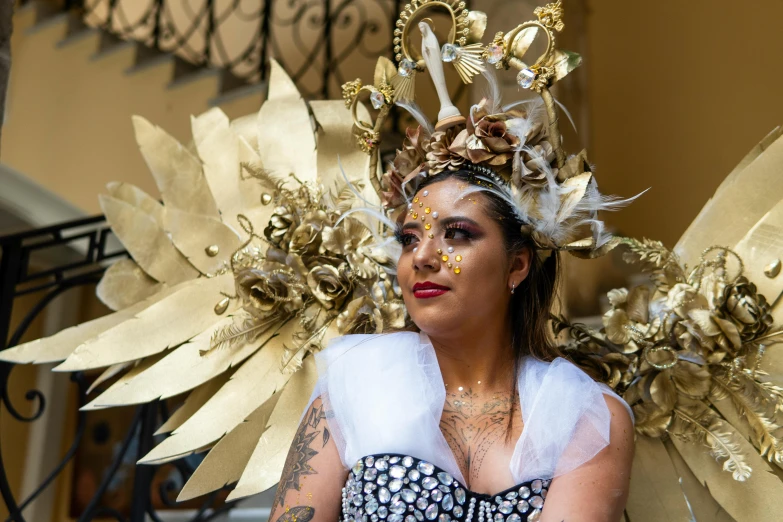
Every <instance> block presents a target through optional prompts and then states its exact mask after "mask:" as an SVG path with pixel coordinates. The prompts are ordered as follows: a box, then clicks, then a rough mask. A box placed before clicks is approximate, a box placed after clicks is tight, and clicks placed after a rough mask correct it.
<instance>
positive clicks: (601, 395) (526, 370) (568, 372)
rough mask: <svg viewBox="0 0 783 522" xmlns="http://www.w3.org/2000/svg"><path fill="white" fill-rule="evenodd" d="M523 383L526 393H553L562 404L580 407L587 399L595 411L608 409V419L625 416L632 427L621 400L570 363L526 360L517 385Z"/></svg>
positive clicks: (530, 358) (625, 405)
mask: <svg viewBox="0 0 783 522" xmlns="http://www.w3.org/2000/svg"><path fill="white" fill-rule="evenodd" d="M523 381H524V382H526V383H527V384H526V385H525V388H527V389H528V390H530V391H531V392H532V391H536V392H537V393H536V394H538V393H539V392H543V393H553V394H556V395H557V396H559V397H560V398H561V400H563V401H566V400H568V399H571V400H573V401H578V402H581V403H583V405H584V406H587V404H584V403H586V402H588V401H590V400H591V399H592V400H593V402H595V403H596V404H594V407H595V408H597V409H603V408H604V407H605V408H608V410H609V411H610V412H611V414H612V418H614V417H616V416H617V415H619V414H621V413H623V412H625V413H626V414H627V416H628V417H630V419H631V422H632V423H633V411H632V410H631V407H630V406H629V405H628V403H627V402H626V401H625V400H623V398H622V397H620V396H619V395H617V393H616V392H615V391H614V390H612V388H610V387H609V386H608V385H606V384H605V383H603V382H600V381H596V380H595V379H593V377H591V376H590V375H588V374H587V373H586V372H585V371H584V370H583V369H581V368H580V367H579V366H577V365H576V364H575V363H573V362H572V361H570V360H568V359H566V358H564V357H558V358H556V359H554V360H552V361H541V360H539V359H535V358H533V357H526V358H525V359H524V361H523V364H522V366H521V371H520V384H521V383H522V382H523ZM520 389H521V388H520Z"/></svg>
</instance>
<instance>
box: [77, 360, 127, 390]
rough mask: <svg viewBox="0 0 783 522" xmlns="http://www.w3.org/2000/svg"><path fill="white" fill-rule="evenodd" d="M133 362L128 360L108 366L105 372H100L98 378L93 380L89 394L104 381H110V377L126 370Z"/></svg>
mask: <svg viewBox="0 0 783 522" xmlns="http://www.w3.org/2000/svg"><path fill="white" fill-rule="evenodd" d="M132 364H133V361H128V362H124V363H119V364H114V365H112V366H109V367H108V368H106V370H104V372H103V373H102V374H100V375H99V376H98V378H97V379H95V380H94V381H92V384H90V387H89V388H87V395H89V394H90V393H92V391H93V390H94V389H95V388H97V387H98V386H100V385H101V384H103V383H104V382H106V381H108V380H109V379H111V378H112V377H114V376H115V375H117V374H119V373H120V372H122V371H123V370H125V369H126V368H128V367H129V366H131V365H132Z"/></svg>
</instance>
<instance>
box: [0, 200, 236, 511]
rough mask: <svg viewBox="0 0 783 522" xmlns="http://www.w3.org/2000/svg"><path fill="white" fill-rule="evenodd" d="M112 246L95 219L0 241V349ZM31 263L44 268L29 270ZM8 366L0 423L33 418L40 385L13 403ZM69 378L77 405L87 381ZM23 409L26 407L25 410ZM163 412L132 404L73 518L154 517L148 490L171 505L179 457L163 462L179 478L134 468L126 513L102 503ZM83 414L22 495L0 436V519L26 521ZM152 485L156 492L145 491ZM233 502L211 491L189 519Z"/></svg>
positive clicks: (67, 458) (81, 432)
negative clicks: (27, 302) (15, 319)
mask: <svg viewBox="0 0 783 522" xmlns="http://www.w3.org/2000/svg"><path fill="white" fill-rule="evenodd" d="M117 245H119V242H118V241H116V238H113V235H112V232H111V229H110V228H109V227H108V225H107V224H106V221H105V219H104V218H103V217H102V216H96V217H92V218H87V219H82V220H78V221H72V222H69V223H63V224H61V225H56V226H52V227H46V228H41V229H37V230H33V231H30V232H24V233H19V234H14V235H10V236H6V237H2V238H0V350H2V349H5V348H7V347H10V346H14V345H16V344H18V343H19V341H20V340H21V339H22V336H23V335H24V334H25V332H27V330H28V329H29V328H30V326H31V324H32V323H33V321H34V320H35V319H36V318H38V317H39V316H40V315H41V314H42V312H44V310H45V309H46V307H47V305H49V304H50V303H51V302H52V301H53V300H54V299H55V298H56V297H58V296H60V295H62V294H63V293H64V292H66V291H67V290H69V289H72V288H76V287H84V286H91V285H94V284H96V283H97V282H98V280H99V279H100V277H101V275H102V274H103V272H104V270H105V268H106V266H107V265H108V263H109V262H111V261H112V260H114V259H117V258H121V257H124V256H126V255H127V254H126V253H125V252H124V251H123V250H122V249H121V247H120V248H118V247H117ZM37 266H44V268H36V267H37ZM25 295H32V296H35V298H36V301H35V304H34V305H33V306H32V308H31V309H30V310H29V312H27V314H26V315H25V316H24V317H22V318H21V320H20V321H19V323H18V324H17V325H16V326H15V327H14V329H13V331H11V314H12V312H13V308H14V303H15V301H16V300H17V299H18V298H19V297H21V296H25ZM14 368H16V365H13V364H9V363H2V362H0V423H3V422H20V423H32V422H35V421H36V420H38V419H40V418H41V417H42V415H43V414H44V412H45V410H46V407H47V401H46V397H45V395H44V393H43V392H41V391H40V390H38V389H35V388H30V389H29V390H25V394H24V398H25V399H26V400H27V401H28V402H29V403H30V404H29V405H28V406H29V407H28V408H23V407H21V405H18V404H14V403H13V402H12V398H11V394H10V393H9V391H10V390H9V381H10V377H11V373H12V372H13V371H14ZM71 381H72V382H73V384H74V386H76V388H77V390H76V391H77V395H78V402H79V407H81V406H83V405H84V404H85V403H86V397H87V384H88V378H87V377H86V376H85V375H84V374H83V373H81V372H77V373H74V374H72V375H71ZM27 409H30V410H32V411H30V412H29V413H28V412H25V410H27ZM168 416H169V412H168V406H167V403H166V402H164V401H157V402H153V403H150V404H145V405H141V406H138V407H136V409H135V411H134V413H133V417H132V420H131V422H130V426H129V428H128V430H127V432H126V433H125V435H124V437H123V438H122V441H121V443H120V445H119V450H118V451H116V452H115V454H114V458H113V460H112V463H111V465H110V466H109V467H108V469H107V470H106V471H105V472H104V474H103V478H102V480H101V481H100V483H99V484H98V485H97V487H96V489H95V492H94V494H93V495H92V498H91V500H90V501H89V503H88V504H87V505H86V507H85V508H84V509H82V510H81V511H80V512H79V513H78V514H77V516H78V521H79V522H83V521H88V520H94V519H96V518H102V519H106V518H109V519H112V520H117V521H121V522H125V521H129V522H141V521H143V520H145V519H146V517H149V519H152V520H153V521H156V522H159V521H160V520H161V517H160V516H159V514H158V513H157V511H156V508H155V506H154V504H153V502H152V498H153V495H155V496H156V498H159V499H160V500H161V503H162V504H163V505H164V506H166V507H168V506H174V505H175V504H176V502H175V500H174V498H176V493H177V491H178V489H179V487H181V484H182V483H184V482H185V481H186V480H187V478H188V477H189V476H190V475H191V474H192V473H193V471H194V466H193V465H192V464H191V463H190V462H189V461H188V460H187V459H181V460H179V461H176V462H174V463H171V464H169V465H168V466H169V468H170V467H171V466H174V469H175V470H176V474H178V475H179V476H178V477H177V480H172V479H165V480H162V481H160V480H155V475H156V473H158V472H159V471H160V469H161V467H160V466H137V467H135V468H134V471H133V473H134V475H133V492H132V497H131V498H132V500H131V504H130V507H129V510H128V513H121V512H120V511H118V510H117V509H115V508H112V507H110V506H107V505H104V504H103V503H102V499H103V498H104V494H105V493H106V491H107V489H108V488H109V485H110V484H111V483H112V481H113V480H114V479H115V478H116V475H117V472H118V470H119V469H120V466H121V464H122V463H123V461H124V460H126V459H127V458H128V454H129V452H131V451H132V450H135V452H136V454H135V455H133V456H132V457H131V459H132V460H133V461H134V462H135V461H136V460H138V459H140V458H141V457H142V456H144V455H145V454H146V453H148V452H149V451H150V450H151V449H152V447H153V445H154V433H155V430H156V429H157V428H158V427H159V426H160V425H161V423H163V422H165V421H166V420H167V419H168ZM86 419H87V413H86V412H83V411H79V412H78V419H77V421H76V428H75V430H74V431H73V440H72V442H71V444H70V446H69V448H68V449H67V450H66V452H65V454H64V455H63V456H62V458H61V459H60V460H59V462H57V463H56V465H54V466H53V468H52V470H51V471H50V472H49V474H48V475H47V476H46V477H44V478H43V479H42V480H41V481H40V484H39V485H38V486H37V487H36V488H35V490H34V491H33V492H31V493H30V494H28V495H27V497H26V498H23V499H19V498H17V496H16V494H15V492H14V491H12V488H11V485H10V483H9V479H8V470H7V469H6V467H5V463H4V462H3V460H2V455H3V452H4V451H9V450H11V449H13V448H9V447H8V446H7V444H6V441H4V440H2V438H0V495H2V499H3V502H4V503H5V505H6V507H7V509H8V511H9V516H8V518H7V519H6V520H7V521H13V522H26V519H25V517H24V514H23V513H24V510H25V508H27V507H28V506H30V504H31V503H32V502H33V501H35V500H36V499H37V498H39V497H40V496H41V494H42V493H43V492H44V490H45V489H46V488H48V487H51V486H52V484H53V483H54V481H55V479H57V478H58V477H59V476H62V474H63V473H64V470H65V469H66V466H67V465H68V463H69V462H71V461H72V460H73V459H74V456H75V455H76V454H77V450H78V449H79V447H80V445H81V444H82V443H83V441H84V438H85V427H86ZM156 485H158V488H157V491H153V488H154V487H155V486H156ZM223 496H224V495H223ZM234 505H235V503H233V502H229V503H225V502H223V501H222V496H221V494H220V492H218V493H214V494H212V495H209V496H207V497H206V498H204V499H203V501H202V503H201V505H200V506H199V507H198V508H196V512H195V514H194V515H193V517H192V519H191V520H193V521H194V522H195V521H199V522H205V521H207V520H212V519H214V518H215V517H217V516H219V515H221V514H223V513H225V512H226V511H228V510H230V509H231V508H232V507H234ZM30 522H32V521H30Z"/></svg>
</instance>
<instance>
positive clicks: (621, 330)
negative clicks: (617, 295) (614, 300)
mask: <svg viewBox="0 0 783 522" xmlns="http://www.w3.org/2000/svg"><path fill="white" fill-rule="evenodd" d="M603 322H604V328H605V329H606V338H607V339H609V340H610V341H611V342H613V343H614V344H619V345H625V344H627V343H628V342H629V341H630V340H631V333H630V331H629V330H628V329H627V328H626V325H627V324H628V323H629V321H628V314H627V313H626V312H625V310H623V309H622V308H617V309H614V310H609V311H608V312H606V313H605V314H604V317H603Z"/></svg>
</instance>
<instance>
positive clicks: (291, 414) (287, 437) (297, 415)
mask: <svg viewBox="0 0 783 522" xmlns="http://www.w3.org/2000/svg"><path fill="white" fill-rule="evenodd" d="M317 378H318V372H317V370H316V367H315V361H314V360H313V357H307V358H305V360H304V362H303V364H302V369H301V370H299V371H298V372H296V373H295V374H294V376H293V377H292V378H291V381H290V382H289V383H288V384H286V386H285V388H284V389H283V391H282V394H281V396H280V400H279V401H278V403H277V406H276V407H275V410H274V411H273V412H272V415H271V416H270V417H269V428H268V429H267V430H266V431H265V432H264V436H263V437H261V439H260V440H259V441H258V445H257V446H256V448H255V451H253V455H252V456H251V457H250V461H249V462H248V463H247V467H246V468H245V471H244V472H243V473H242V478H240V479H239V483H238V484H237V487H236V488H235V489H234V491H232V492H231V494H230V495H229V496H228V500H231V499H236V498H242V497H246V496H248V495H253V494H255V493H259V492H261V491H265V490H267V489H269V488H270V487H272V486H273V485H275V484H276V483H277V482H278V481H279V480H280V474H281V473H282V470H283V464H284V463H285V459H286V455H287V454H288V449H289V446H290V445H291V441H292V440H293V438H294V433H296V430H297V428H298V426H299V421H300V419H301V417H302V412H303V411H304V409H305V407H307V404H308V403H309V401H310V396H311V395H312V393H313V387H314V386H315V382H316V380H317Z"/></svg>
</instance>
